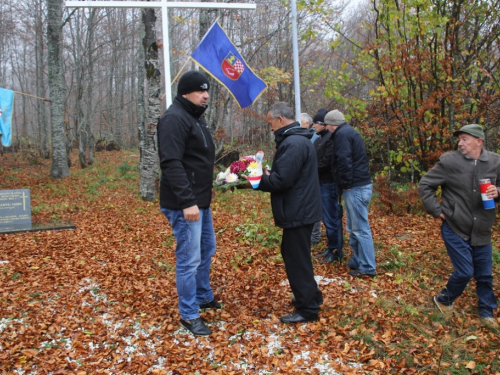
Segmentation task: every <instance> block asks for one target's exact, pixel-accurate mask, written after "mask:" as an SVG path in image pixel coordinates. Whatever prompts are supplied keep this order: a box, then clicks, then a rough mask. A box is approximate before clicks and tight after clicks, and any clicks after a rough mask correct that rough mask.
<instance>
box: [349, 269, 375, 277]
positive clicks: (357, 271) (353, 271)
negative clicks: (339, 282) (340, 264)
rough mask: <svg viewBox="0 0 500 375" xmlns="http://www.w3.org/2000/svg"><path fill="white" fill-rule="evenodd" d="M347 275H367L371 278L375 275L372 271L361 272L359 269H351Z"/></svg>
mask: <svg viewBox="0 0 500 375" xmlns="http://www.w3.org/2000/svg"><path fill="white" fill-rule="evenodd" d="M349 275H351V276H354V277H363V276H368V277H371V278H374V277H375V274H374V273H363V272H361V271H360V270H352V271H351V272H349Z"/></svg>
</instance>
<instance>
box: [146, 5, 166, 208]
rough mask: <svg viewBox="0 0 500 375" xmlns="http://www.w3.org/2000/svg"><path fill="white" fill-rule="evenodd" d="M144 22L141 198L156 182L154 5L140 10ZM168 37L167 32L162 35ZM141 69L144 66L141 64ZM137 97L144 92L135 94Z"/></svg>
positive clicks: (157, 90) (157, 80)
mask: <svg viewBox="0 0 500 375" xmlns="http://www.w3.org/2000/svg"><path fill="white" fill-rule="evenodd" d="M142 21H143V24H144V30H145V34H144V39H143V47H144V67H145V69H146V71H145V72H146V77H145V78H146V80H147V98H148V105H147V110H146V114H145V116H144V122H143V123H142V124H141V125H142V126H140V127H139V138H140V146H139V147H140V151H141V153H140V154H141V160H140V165H139V172H140V175H141V178H140V186H139V193H140V195H141V198H142V199H144V200H147V201H152V200H153V199H155V197H156V190H157V186H158V170H159V161H158V152H157V149H156V145H157V141H156V139H157V138H156V126H157V123H158V119H159V117H160V84H161V80H160V77H161V73H160V70H159V68H158V44H157V39H156V16H155V12H154V9H145V10H143V12H142ZM163 37H164V38H168V35H164V36H163ZM142 69H144V68H142ZM139 100H140V101H141V100H144V96H141V95H139Z"/></svg>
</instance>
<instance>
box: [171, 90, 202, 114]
mask: <svg viewBox="0 0 500 375" xmlns="http://www.w3.org/2000/svg"><path fill="white" fill-rule="evenodd" d="M175 100H176V101H177V102H179V104H180V105H181V106H182V107H183V108H184V109H185V110H186V112H187V113H189V114H190V115H191V116H193V117H195V118H200V117H201V116H202V115H203V113H205V111H206V110H207V107H202V106H199V105H196V104H194V103H193V102H191V101H190V100H187V99H186V98H184V97H183V96H182V95H179V94H177V96H176V97H175Z"/></svg>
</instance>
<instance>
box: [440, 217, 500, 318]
mask: <svg viewBox="0 0 500 375" xmlns="http://www.w3.org/2000/svg"><path fill="white" fill-rule="evenodd" d="M441 235H442V237H443V240H444V244H445V246H446V250H448V255H449V257H450V260H451V263H452V264H453V268H454V269H455V270H454V271H453V273H452V274H451V276H450V278H449V279H448V283H447V284H446V288H444V289H443V290H442V291H441V293H439V295H438V301H439V302H441V303H443V304H445V305H451V304H452V303H453V301H455V299H457V298H458V297H459V296H460V295H461V294H462V293H463V292H464V289H465V287H466V286H467V284H468V283H469V281H470V279H472V278H474V279H476V292H477V296H478V299H479V301H478V313H479V316H481V317H483V318H490V317H492V316H493V310H495V309H496V308H497V299H496V297H495V293H494V292H493V276H492V267H493V264H492V263H493V260H492V254H491V252H492V250H491V244H488V245H485V246H471V245H470V243H469V242H467V241H464V240H463V239H462V238H460V236H458V235H457V234H456V233H455V232H453V230H451V228H450V226H449V225H448V223H447V222H446V221H444V222H443V224H442V225H441Z"/></svg>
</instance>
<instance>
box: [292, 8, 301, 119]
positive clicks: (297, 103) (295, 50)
mask: <svg viewBox="0 0 500 375" xmlns="http://www.w3.org/2000/svg"><path fill="white" fill-rule="evenodd" d="M290 6H291V7H292V42H293V86H294V90H295V117H296V119H297V121H299V122H300V75H299V43H298V40H297V2H296V0H291V1H290Z"/></svg>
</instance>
